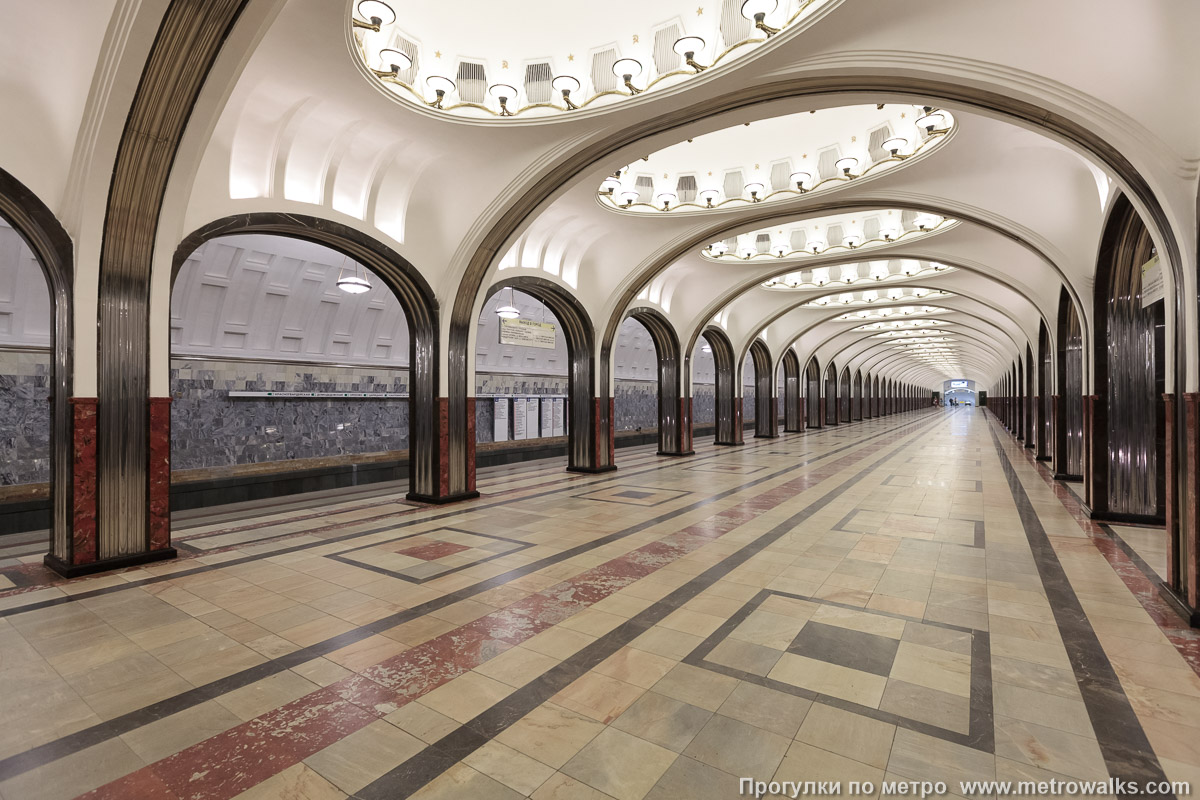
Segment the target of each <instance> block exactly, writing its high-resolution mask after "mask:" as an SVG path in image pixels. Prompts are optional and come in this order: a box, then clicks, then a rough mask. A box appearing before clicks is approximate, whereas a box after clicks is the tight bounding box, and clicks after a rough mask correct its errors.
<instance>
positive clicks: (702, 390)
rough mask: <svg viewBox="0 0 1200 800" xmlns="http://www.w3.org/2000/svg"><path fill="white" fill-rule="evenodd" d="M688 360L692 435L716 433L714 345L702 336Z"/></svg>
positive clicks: (715, 363)
mask: <svg viewBox="0 0 1200 800" xmlns="http://www.w3.org/2000/svg"><path fill="white" fill-rule="evenodd" d="M687 361H688V372H689V373H690V374H691V385H692V389H691V400H690V405H691V413H692V425H693V430H692V436H693V441H694V437H695V436H697V435H705V436H706V435H710V434H715V432H716V428H717V362H716V360H715V359H714V358H713V351H712V345H711V344H709V343H708V340H707V339H705V338H704V337H703V336H700V337H699V338H698V340H697V342H696V346H695V348H694V349H693V350H692V353H691V357H690V358H688V359H687Z"/></svg>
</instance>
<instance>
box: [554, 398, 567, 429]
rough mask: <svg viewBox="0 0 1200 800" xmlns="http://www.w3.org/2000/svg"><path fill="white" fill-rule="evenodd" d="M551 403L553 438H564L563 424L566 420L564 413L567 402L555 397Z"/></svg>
mask: <svg viewBox="0 0 1200 800" xmlns="http://www.w3.org/2000/svg"><path fill="white" fill-rule="evenodd" d="M551 403H552V404H553V406H554V411H553V412H552V413H553V426H552V428H551V430H552V431H553V434H554V435H555V436H566V435H567V431H566V427H565V423H566V419H567V418H566V414H565V413H564V412H565V411H566V407H567V401H566V400H564V399H563V398H561V397H556V398H554V399H553V400H552V401H551Z"/></svg>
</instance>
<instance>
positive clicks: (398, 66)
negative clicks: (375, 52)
mask: <svg viewBox="0 0 1200 800" xmlns="http://www.w3.org/2000/svg"><path fill="white" fill-rule="evenodd" d="M412 65H413V60H412V57H411V56H409V55H408V53H405V52H402V51H400V50H394V49H392V48H388V49H386V50H380V51H379V69H375V70H371V71H372V72H374V73H375V74H376V75H378V76H379V77H381V78H395V77H397V76H398V75H399V74H400V73H401V72H403V71H404V70H407V69H409V68H410V67H411V66H412Z"/></svg>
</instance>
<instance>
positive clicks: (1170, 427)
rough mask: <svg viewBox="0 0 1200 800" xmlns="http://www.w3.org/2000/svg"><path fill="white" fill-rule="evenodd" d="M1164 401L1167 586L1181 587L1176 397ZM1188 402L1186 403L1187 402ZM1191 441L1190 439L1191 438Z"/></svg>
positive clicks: (1193, 513)
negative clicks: (1176, 477) (1176, 471)
mask: <svg viewBox="0 0 1200 800" xmlns="http://www.w3.org/2000/svg"><path fill="white" fill-rule="evenodd" d="M1162 399H1163V418H1164V422H1165V423H1166V427H1165V431H1164V433H1165V437H1166V458H1165V461H1166V463H1165V464H1164V466H1165V467H1166V473H1167V475H1166V480H1165V481H1164V483H1165V484H1166V489H1167V493H1166V498H1165V500H1166V505H1167V508H1166V517H1167V519H1166V531H1167V585H1168V586H1178V585H1179V553H1178V547H1177V545H1176V543H1177V542H1178V541H1179V534H1180V526H1179V516H1180V515H1179V511H1180V509H1178V508H1176V505H1175V504H1176V502H1177V500H1178V499H1179V498H1177V497H1176V496H1175V495H1176V487H1177V485H1178V484H1177V483H1176V481H1175V478H1174V476H1175V470H1176V469H1177V468H1178V466H1179V457H1178V456H1177V455H1176V453H1175V395H1173V394H1171V393H1170V392H1167V393H1166V394H1164V395H1163V396H1162ZM1185 402H1186V401H1185ZM1189 441H1190V438H1189ZM1192 515H1193V518H1194V517H1195V507H1193V508H1192Z"/></svg>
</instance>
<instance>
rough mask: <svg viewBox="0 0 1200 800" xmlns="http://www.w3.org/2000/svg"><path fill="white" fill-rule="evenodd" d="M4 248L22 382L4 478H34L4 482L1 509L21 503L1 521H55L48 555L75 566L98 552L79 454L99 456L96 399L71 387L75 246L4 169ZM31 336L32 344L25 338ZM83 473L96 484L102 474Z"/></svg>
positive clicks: (17, 525)
mask: <svg viewBox="0 0 1200 800" xmlns="http://www.w3.org/2000/svg"><path fill="white" fill-rule="evenodd" d="M0 248H2V249H0V276H2V277H0V280H3V281H4V282H5V283H6V284H7V286H8V287H9V288H8V291H7V292H6V294H5V296H6V297H7V298H8V300H6V301H5V303H4V305H7V306H8V307H7V308H3V307H0V311H3V312H6V313H7V314H8V315H9V319H8V320H7V322H8V324H7V325H6V326H4V329H5V330H6V334H5V335H4V337H3V339H0V341H5V343H6V344H7V347H6V348H4V350H5V352H4V353H3V354H2V361H3V362H4V374H6V375H8V376H9V377H8V380H10V381H11V382H12V384H13V386H14V387H20V388H18V389H16V390H15V391H13V392H11V394H12V395H13V399H12V404H13V405H9V406H8V408H6V414H5V416H6V419H8V420H11V421H9V422H6V423H5V424H6V425H9V426H13V427H12V428H11V429H10V430H9V431H5V432H4V433H3V434H0V441H9V436H10V434H11V436H12V439H11V441H12V444H11V445H8V446H7V447H6V448H5V450H6V452H0V463H5V464H6V466H5V467H4V468H0V476H2V477H0V487H6V486H7V487H18V486H21V487H26V488H11V489H6V488H0V491H2V492H3V493H4V494H3V495H2V496H3V498H4V503H3V505H0V509H3V508H4V506H5V505H8V503H9V502H12V503H14V504H15V505H13V506H12V508H13V510H14V511H15V513H13V514H11V515H10V514H9V513H7V510H6V511H5V513H3V514H0V525H2V526H3V527H0V531H6V532H8V531H18V530H37V529H41V528H49V529H50V542H49V554H48V555H47V556H46V564H47V566H49V567H51V568H52V569H55V570H57V571H59V572H62V573H64V574H69V573H71V572H72V568H73V567H76V566H77V565H80V564H85V563H88V562H93V561H95V560H96V559H97V557H98V556H97V551H96V537H95V521H94V519H95V505H94V502H89V501H90V498H91V497H92V493H91V492H88V494H87V496H86V497H84V498H82V499H81V500H78V501H77V500H76V498H75V497H74V484H75V480H74V479H75V468H74V462H75V456H76V455H79V456H81V457H82V458H83V459H84V461H83V464H84V465H86V464H87V463H88V462H92V463H94V460H95V432H96V422H95V419H96V403H95V399H94V398H88V399H87V400H79V399H77V398H73V397H72V394H73V390H72V373H73V370H74V360H73V357H72V349H73V346H74V311H73V307H72V297H73V266H74V254H73V249H72V245H71V238H70V236H68V235H67V232H66V230H64V229H63V227H62V225H61V224H59V222H58V220H57V218H55V216H54V214H53V212H51V211H50V209H49V208H48V207H47V206H46V205H45V203H43V202H42V201H41V200H39V199H38V198H37V196H35V195H34V194H33V192H31V191H30V190H29V189H28V188H27V187H26V186H25V185H24V184H22V183H21V182H20V181H18V180H17V179H16V178H14V177H13V176H12V175H10V174H9V173H8V172H5V171H4V170H2V169H0ZM35 272H36V275H35ZM10 281H11V282H10ZM24 292H28V293H29V294H27V295H26V294H24ZM27 340H28V341H29V343H30V344H32V345H33V346H32V347H27V346H26V345H25V344H22V343H23V342H26V341H27ZM34 340H36V341H34ZM6 405H7V403H6ZM16 405H19V406H21V407H22V408H23V409H24V411H23V412H21V414H20V416H19V417H18V416H16V415H15V414H14V413H13V412H12V411H10V410H9V409H12V408H14V407H15V406H16ZM18 428H19V429H20V430H18ZM81 436H82V437H86V438H85V439H83V440H82V441H79V442H78V443H77V442H76V439H77V438H78V437H81ZM77 444H78V446H77ZM81 479H82V480H83V481H86V482H87V483H89V485H94V481H95V474H94V473H92V474H87V475H83V476H81ZM35 486H36V487H37V488H36V489H35V488H32V487H35ZM27 511H32V513H27Z"/></svg>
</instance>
